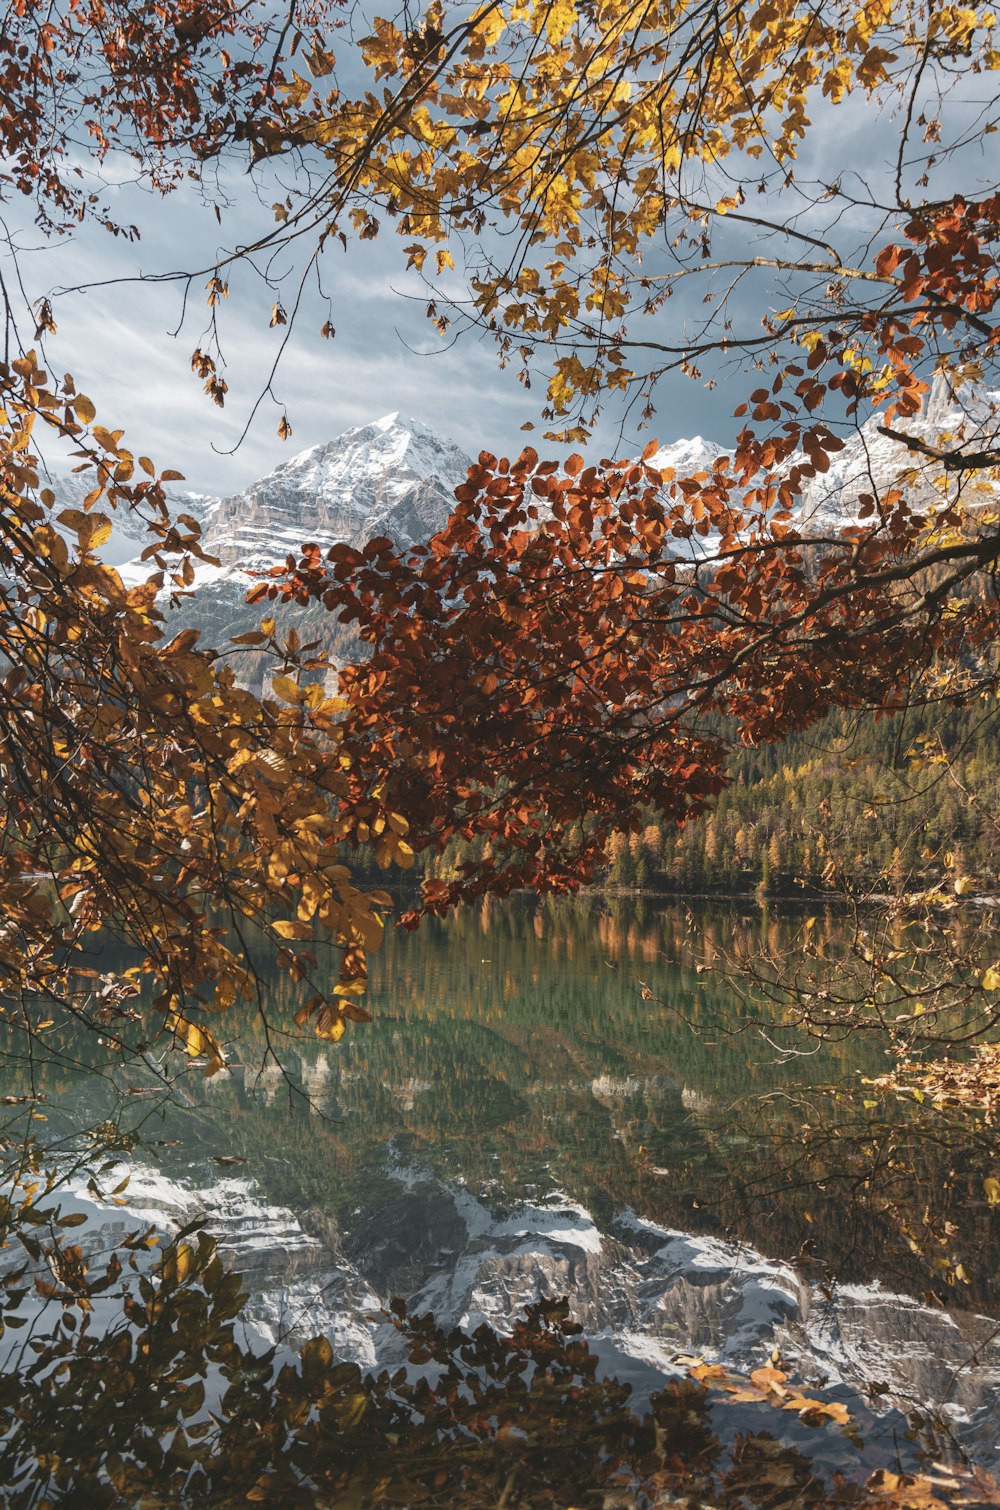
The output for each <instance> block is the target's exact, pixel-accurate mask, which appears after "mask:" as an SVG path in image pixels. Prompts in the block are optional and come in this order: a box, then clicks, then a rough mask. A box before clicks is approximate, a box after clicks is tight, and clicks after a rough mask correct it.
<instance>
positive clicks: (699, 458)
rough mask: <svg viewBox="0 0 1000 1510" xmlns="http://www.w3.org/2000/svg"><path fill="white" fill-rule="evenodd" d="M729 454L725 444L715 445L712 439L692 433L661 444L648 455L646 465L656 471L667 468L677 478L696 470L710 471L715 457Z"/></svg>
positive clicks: (687, 475) (688, 475)
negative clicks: (655, 450)
mask: <svg viewBox="0 0 1000 1510" xmlns="http://www.w3.org/2000/svg"><path fill="white" fill-rule="evenodd" d="M731 455H732V452H731V451H727V450H726V447H725V446H719V445H716V443H715V441H714V440H705V439H703V437H702V436H700V435H692V436H691V437H690V438H688V439H683V440H674V441H671V442H670V443H669V445H665V446H661V447H660V449H659V450H658V451H657V452H656V453H655V455H653V456H651V457H649V459H648V462H647V465H648V466H650V467H655V468H656V470H657V471H658V472H663V471H666V470H668V469H669V470H671V471H673V473H674V476H675V477H678V478H680V477H692V476H694V474H695V473H696V472H710V471H711V470H712V464H713V462H714V461H715V460H716V458H717V457H719V456H731Z"/></svg>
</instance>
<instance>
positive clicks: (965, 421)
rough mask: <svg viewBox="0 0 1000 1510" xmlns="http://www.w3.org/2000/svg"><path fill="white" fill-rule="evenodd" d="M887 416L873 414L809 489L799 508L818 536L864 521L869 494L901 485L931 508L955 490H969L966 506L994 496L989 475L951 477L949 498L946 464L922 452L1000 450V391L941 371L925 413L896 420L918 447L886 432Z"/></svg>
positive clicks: (899, 431)
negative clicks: (861, 510)
mask: <svg viewBox="0 0 1000 1510" xmlns="http://www.w3.org/2000/svg"><path fill="white" fill-rule="evenodd" d="M884 424H885V418H884V416H883V415H882V414H874V415H872V417H871V418H870V419H868V420H866V421H865V423H864V424H863V425H862V426H861V427H860V429H859V430H858V431H857V433H856V434H855V435H853V436H851V437H850V438H849V439H848V441H847V444H846V446H845V447H844V449H843V451H838V452H836V453H835V454H833V455H831V457H830V469H829V471H828V472H825V473H820V474H819V475H817V476H816V477H814V478H813V479H812V480H811V481H810V482H809V483H807V485H806V489H805V493H804V495H803V498H802V505H801V509H800V519H801V522H802V524H803V525H805V526H807V527H808V528H809V529H810V530H812V531H817V532H824V533H836V532H837V531H839V530H841V529H843V528H844V527H845V526H846V525H848V524H853V523H854V522H855V521H856V519H857V517H858V507H859V500H860V498H861V497H862V496H863V495H865V494H868V495H871V496H875V497H879V498H884V497H885V495H886V493H887V492H888V491H889V490H890V489H891V488H893V487H901V488H902V489H903V490H904V491H905V494H906V496H907V498H909V499H910V500H911V501H912V500H916V501H917V502H918V503H919V504H922V505H923V506H925V507H933V506H934V505H937V504H940V503H941V502H943V501H944V498H945V497H947V498H948V499H949V500H951V501H953V500H954V498H955V496H956V489H957V488H959V487H962V488H963V499H964V502H965V503H966V504H976V503H982V502H984V501H986V499H988V498H995V497H996V495H997V492H998V491H1000V485H998V483H997V482H996V481H994V480H992V479H990V478H988V477H986V476H984V475H978V476H977V475H976V474H974V473H972V474H966V476H967V480H966V481H965V482H964V483H963V482H962V481H961V477H962V474H960V473H951V474H949V481H948V488H947V493H943V492H942V489H941V487H940V485H939V480H940V479H941V477H942V476H943V475H944V467H943V466H942V463H941V462H940V461H939V460H937V459H936V458H935V457H934V456H928V455H927V454H925V453H924V452H922V451H920V450H919V449H917V448H918V447H919V446H921V445H923V446H926V447H927V448H928V449H929V450H931V451H938V452H947V451H951V450H958V449H961V450H962V451H964V452H966V453H969V452H973V451H990V450H992V451H996V450H997V448H998V444H1000V393H995V392H989V391H987V390H985V389H983V388H982V387H980V386H977V385H976V384H974V383H972V382H964V383H961V384H957V383H956V381H955V377H954V375H953V374H952V373H949V372H939V373H938V374H937V375H936V376H935V378H934V381H933V384H932V385H931V391H930V393H929V394H928V395H927V399H926V401H925V403H924V406H923V408H922V410H921V412H920V413H919V414H918V415H916V416H914V417H913V418H912V419H899V420H895V421H894V422H893V424H892V425H891V426H890V427H889V428H891V429H892V430H894V431H895V432H896V433H897V434H900V435H905V436H907V437H908V438H910V439H911V440H912V441H913V442H914V443H915V445H914V447H913V448H911V447H909V446H907V445H906V444H905V443H904V442H903V441H900V440H896V439H893V437H892V436H890V435H886V434H884V433H883V432H882V430H881V429H880V426H882V425H884Z"/></svg>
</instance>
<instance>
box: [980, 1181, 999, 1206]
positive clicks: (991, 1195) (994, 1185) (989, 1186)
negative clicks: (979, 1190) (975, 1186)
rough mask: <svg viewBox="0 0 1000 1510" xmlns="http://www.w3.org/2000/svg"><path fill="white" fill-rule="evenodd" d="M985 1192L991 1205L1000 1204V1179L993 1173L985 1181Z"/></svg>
mask: <svg viewBox="0 0 1000 1510" xmlns="http://www.w3.org/2000/svg"><path fill="white" fill-rule="evenodd" d="M983 1193H984V1195H985V1196H986V1199H987V1201H988V1202H989V1204H990V1205H991V1206H1000V1180H995V1179H994V1178H993V1176H992V1175H991V1176H990V1177H989V1179H987V1180H984V1181H983Z"/></svg>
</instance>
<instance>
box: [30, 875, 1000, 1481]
mask: <svg viewBox="0 0 1000 1510" xmlns="http://www.w3.org/2000/svg"><path fill="white" fill-rule="evenodd" d="M802 920H803V919H802V916H798V915H791V914H786V915H775V914H774V913H770V914H769V913H766V912H765V913H763V914H762V913H760V912H757V911H752V910H747V909H740V908H739V907H738V906H737V905H736V904H733V905H732V906H729V907H726V906H715V907H712V908H708V907H703V908H699V909H697V910H691V909H688V908H685V907H683V906H671V907H666V908H662V907H656V906H653V905H652V904H650V903H647V902H643V901H607V900H604V899H598V898H580V899H575V900H568V901H558V902H552V901H547V902H541V903H536V902H534V901H532V900H528V899H516V900H514V901H512V902H510V903H507V904H504V905H502V906H500V905H487V906H484V907H483V908H482V909H481V910H479V911H467V912H465V913H463V914H461V915H459V916H457V917H454V918H451V919H449V920H447V921H444V922H430V923H428V924H426V925H424V926H423V927H422V928H421V930H420V931H419V932H418V933H416V934H402V933H394V934H390V935H389V936H388V938H387V940H386V943H385V946H384V948H383V950H382V951H381V952H380V954H379V956H378V957H377V959H376V960H375V962H374V974H373V982H372V987H371V990H370V993H369V995H368V997H367V998H366V1004H367V1006H368V1007H369V1008H370V1010H371V1011H372V1013H373V1021H372V1022H371V1023H370V1024H367V1025H356V1026H352V1027H351V1029H350V1030H349V1032H348V1035H347V1037H346V1038H345V1039H343V1040H342V1041H341V1043H340V1044H338V1045H336V1046H331V1045H325V1044H321V1043H319V1042H318V1041H317V1040H316V1039H314V1038H310V1037H308V1036H305V1037H303V1036H302V1034H300V1033H298V1032H297V1031H296V1030H295V1029H294V1027H293V1026H292V1017H293V1013H294V1006H295V1003H294V1000H293V999H292V997H291V995H290V994H289V993H290V988H289V986H288V985H287V983H284V982H272V983H270V984H269V986H268V990H269V993H270V994H269V998H268V1002H267V1013H268V1019H269V1024H270V1026H269V1028H268V1029H267V1031H265V1029H264V1027H263V1025H262V1024H261V1022H260V1021H259V1020H258V1019H256V1018H254V1017H252V1016H251V1017H248V1018H247V1019H246V1020H244V1021H242V1022H239V1023H237V1022H236V1021H235V1019H234V1020H228V1019H220V1022H221V1023H223V1024H224V1025H225V1026H226V1028H227V1029H230V1030H231V1031H232V1034H233V1037H232V1041H231V1042H230V1044H229V1046H228V1047H229V1055H230V1061H231V1067H230V1069H229V1070H228V1071H227V1072H225V1073H223V1074H221V1075H219V1076H217V1077H215V1078H213V1079H212V1080H210V1081H206V1080H205V1079H204V1078H203V1077H202V1076H201V1074H200V1073H199V1072H198V1070H197V1069H196V1068H194V1067H188V1068H187V1069H186V1072H185V1073H182V1074H181V1076H180V1078H179V1080H178V1082H177V1084H176V1086H175V1088H174V1090H173V1091H172V1092H171V1093H170V1094H169V1095H165V1094H163V1093H161V1092H160V1091H158V1090H157V1089H156V1086H155V1083H154V1081H153V1080H152V1077H151V1076H150V1075H149V1074H148V1073H147V1072H145V1071H142V1070H141V1069H140V1068H138V1067H136V1066H135V1065H132V1066H131V1067H128V1068H117V1069H116V1068H114V1067H113V1066H110V1067H109V1066H107V1065H104V1066H101V1067H100V1073H98V1072H97V1070H98V1066H97V1065H96V1064H94V1065H91V1066H90V1067H87V1066H86V1065H85V1064H84V1063H83V1060H84V1059H86V1058H88V1057H92V1056H93V1055H94V1053H95V1050H94V1047H93V1044H92V1042H90V1041H89V1040H86V1039H83V1038H77V1037H65V1038H63V1039H62V1040H61V1043H62V1049H63V1054H62V1056H61V1057H59V1058H57V1061H56V1062H54V1063H53V1064H51V1065H50V1066H49V1067H47V1068H43V1069H42V1070H41V1071H39V1072H37V1073H39V1074H40V1075H41V1084H40V1089H41V1090H42V1091H43V1092H44V1094H45V1095H46V1097H47V1100H46V1102H45V1105H44V1107H43V1110H44V1112H45V1114H46V1116H47V1118H48V1121H47V1123H46V1124H45V1131H46V1136H47V1137H49V1138H50V1139H51V1140H52V1141H53V1142H58V1141H59V1140H60V1139H63V1138H68V1139H72V1138H73V1137H74V1135H75V1133H76V1132H77V1131H78V1129H79V1128H80V1127H81V1126H84V1125H92V1124H95V1123H98V1122H111V1121H114V1122H115V1123H116V1124H117V1125H118V1126H120V1127H122V1128H123V1129H125V1131H126V1132H127V1133H128V1134H129V1136H128V1138H127V1140H126V1141H127V1142H128V1143H130V1144H131V1143H132V1141H133V1139H134V1146H132V1147H130V1148H122V1149H120V1151H119V1153H118V1155H116V1157H118V1158H119V1159H120V1161H121V1164H122V1167H123V1168H126V1169H127V1170H130V1171H131V1175H132V1184H131V1187H130V1190H129V1197H128V1199H129V1203H130V1209H131V1211H132V1212H134V1213H135V1214H136V1215H137V1216H138V1217H144V1218H148V1219H150V1220H155V1221H157V1222H159V1223H161V1224H162V1225H164V1226H166V1227H169V1226H170V1225H171V1224H172V1223H178V1222H180V1221H181V1220H184V1219H187V1218H188V1217H190V1216H191V1215H192V1213H193V1214H197V1213H199V1212H202V1211H203V1212H205V1213H206V1214H207V1215H208V1218H209V1220H210V1223H211V1225H212V1226H213V1227H214V1230H215V1231H216V1232H217V1234H218V1236H219V1239H220V1242H221V1243H222V1245H223V1248H224V1249H225V1251H226V1252H227V1254H228V1256H229V1258H230V1260H231V1261H232V1262H233V1263H234V1264H235V1265H236V1266H237V1267H238V1268H240V1269H241V1270H242V1271H243V1272H244V1273H245V1274H246V1275H247V1282H248V1286H249V1289H250V1302H249V1305H248V1310H247V1315H248V1318H249V1320H250V1322H251V1323H252V1325H253V1326H254V1327H256V1328H257V1330H258V1331H259V1332H260V1334H261V1335H262V1336H263V1337H265V1338H267V1339H269V1340H276V1341H279V1342H282V1343H287V1344H288V1345H293V1344H295V1343H296V1342H298V1341H301V1340H304V1338H305V1337H307V1336H309V1335H312V1334H313V1333H316V1332H319V1331H325V1332H326V1333H327V1334H328V1335H329V1336H330V1337H331V1339H332V1340H333V1342H334V1345H335V1347H337V1348H339V1350H340V1351H341V1352H342V1353H343V1354H344V1355H345V1356H351V1357H354V1358H356V1359H358V1360H359V1361H361V1362H362V1363H365V1364H367V1365H370V1366H373V1365H374V1364H375V1363H376V1362H378V1361H381V1360H383V1359H385V1358H387V1357H389V1356H390V1355H391V1349H392V1345H393V1334H392V1329H391V1328H387V1327H386V1326H385V1324H384V1321H383V1318H382V1308H383V1306H384V1305H385V1304H386V1302H387V1301H388V1299H389V1298H390V1297H392V1296H395V1295H401V1296H403V1297H404V1298H407V1299H408V1300H409V1302H410V1304H411V1309H414V1310H432V1311H433V1312H434V1313H435V1314H436V1315H437V1316H438V1317H439V1318H440V1319H442V1320H445V1321H448V1322H452V1321H453V1322H457V1323H459V1324H462V1325H465V1326H474V1325H476V1324H477V1323H478V1321H479V1320H481V1319H487V1320H489V1321H490V1322H491V1323H492V1324H493V1325H495V1326H499V1327H503V1326H504V1325H505V1324H506V1323H507V1322H508V1321H509V1319H510V1318H512V1316H513V1315H515V1314H516V1313H517V1312H518V1311H519V1310H520V1309H522V1308H523V1307H524V1305H526V1304H528V1303H530V1302H531V1301H533V1300H535V1299H537V1298H538V1297H539V1296H540V1295H551V1296H559V1295H568V1296H569V1298H570V1301H571V1304H572V1306H573V1309H574V1311H575V1314H576V1315H577V1317H578V1318H579V1319H580V1320H581V1321H582V1322H583V1323H584V1325H585V1328H586V1330H587V1332H588V1335H589V1336H590V1337H591V1338H593V1339H594V1345H595V1346H596V1347H597V1349H598V1351H600V1352H601V1355H602V1359H603V1360H604V1366H606V1367H607V1368H609V1369H613V1370H614V1371H615V1372H617V1373H618V1374H619V1375H621V1376H622V1377H624V1378H626V1379H628V1380H629V1382H631V1383H632V1384H633V1386H634V1387H635V1389H636V1390H637V1392H638V1394H639V1396H640V1398H641V1396H642V1393H643V1392H644V1391H645V1392H647V1393H648V1392H649V1391H650V1390H651V1389H653V1388H655V1387H656V1385H657V1383H658V1382H659V1381H660V1380H661V1379H662V1378H663V1376H664V1375H665V1374H669V1373H670V1372H672V1371H674V1372H676V1371H677V1370H678V1369H683V1368H684V1367H686V1366H687V1363H686V1362H685V1361H684V1360H689V1359H690V1358H692V1357H701V1358H705V1359H706V1360H710V1361H712V1360H722V1361H725V1362H728V1363H731V1364H732V1365H733V1366H734V1367H738V1368H740V1369H749V1368H753V1367H756V1366H757V1365H758V1364H760V1363H761V1362H763V1361H764V1360H765V1359H766V1358H767V1356H768V1355H769V1353H770V1351H771V1349H772V1348H774V1347H779V1348H780V1350H781V1352H782V1355H783V1357H785V1358H786V1359H788V1360H789V1361H790V1362H791V1363H793V1364H794V1365H795V1367H796V1368H797V1369H798V1370H799V1372H800V1373H801V1374H802V1375H803V1377H805V1378H806V1379H807V1380H809V1381H811V1382H812V1383H814V1384H817V1385H820V1384H822V1385H824V1386H826V1387H827V1388H830V1389H832V1390H833V1391H834V1393H835V1394H838V1393H839V1395H840V1397H842V1398H844V1399H848V1400H849V1401H850V1402H851V1407H852V1410H854V1411H856V1412H858V1413H860V1415H861V1416H863V1418H864V1420H865V1421H866V1423H867V1427H868V1434H869V1437H870V1442H871V1446H870V1453H871V1459H870V1460H871V1461H872V1462H882V1461H885V1462H889V1461H892V1460H893V1458H894V1454H895V1452H896V1451H897V1449H899V1445H900V1442H901V1441H903V1440H904V1438H905V1437H906V1435H907V1433H908V1432H910V1433H911V1435H912V1436H913V1446H914V1450H916V1449H917V1448H919V1447H921V1446H922V1445H927V1444H928V1443H929V1444H930V1450H931V1451H932V1452H933V1453H935V1454H937V1455H943V1456H949V1455H950V1456H953V1457H954V1456H958V1455H961V1454H967V1455H971V1456H973V1457H975V1458H977V1459H978V1460H979V1461H982V1462H985V1463H988V1464H991V1465H993V1466H994V1467H995V1466H996V1465H997V1464H998V1462H1000V1446H998V1439H1000V1426H998V1420H1000V1412H998V1410H997V1405H998V1401H1000V1341H998V1339H997V1335H996V1334H997V1332H998V1327H997V1325H996V1324H995V1323H994V1322H993V1321H992V1320H991V1318H992V1317H994V1316H997V1315H1000V1275H998V1262H997V1260H998V1256H1000V1213H998V1211H997V1209H996V1208H995V1207H991V1206H990V1205H989V1204H988V1202H987V1201H986V1200H985V1199H984V1196H983V1180H984V1178H985V1177H987V1176H990V1175H995V1174H997V1173H998V1172H1000V1170H998V1156H997V1147H996V1140H995V1137H994V1134H993V1132H992V1129H990V1128H989V1127H987V1126H983V1125H980V1124H978V1123H974V1122H973V1123H969V1122H968V1121H967V1120H963V1119H960V1118H958V1117H955V1116H952V1115H950V1114H946V1113H944V1112H941V1111H935V1110H933V1109H932V1108H930V1107H928V1106H926V1105H918V1104H917V1103H916V1102H910V1103H907V1102H906V1101H901V1100H899V1099H896V1098H891V1099H888V1098H883V1097H881V1096H879V1095H877V1094H875V1093H873V1092H872V1091H871V1089H870V1088H869V1087H867V1086H866V1084H865V1082H866V1080H869V1079H871V1078H872V1077H874V1076H877V1075H879V1074H881V1073H883V1072H884V1071H885V1069H886V1067H887V1063H888V1061H887V1058H886V1054H885V1049H884V1045H883V1044H882V1043H881V1042H880V1041H879V1040H877V1039H875V1038H867V1039H864V1040H861V1039H856V1038H847V1039H845V1040H843V1041H841V1042H839V1043H831V1044H827V1045H822V1046H816V1045H808V1044H803V1042H802V1040H801V1039H799V1038H790V1037H788V1036H787V1034H786V1033H785V1031H784V1030H783V1028H782V1026H781V1023H780V1022H779V1021H777V1020H774V1021H773V1022H771V1023H770V1024H769V1025H768V1026H767V1027H766V1028H765V1029H763V1030H762V1028H761V1027H760V1026H758V1025H757V1024H758V1021H759V1008H758V1007H754V1006H752V1005H750V1004H748V1003H747V1002H746V1001H745V1000H744V999H743V987H742V986H741V985H740V983H739V981H737V980H734V979H733V978H732V977H731V975H730V973H729V972H728V970H727V964H726V961H727V958H728V957H729V956H730V955H731V954H733V953H734V952H738V951H739V949H740V948H741V947H743V946H744V945H745V944H746V943H747V942H751V943H757V944H766V945H769V946H770V947H772V948H774V949H780V948H781V947H784V946H785V945H786V944H789V943H791V942H793V941H794V938H795V936H796V933H797V930H799V929H800V928H801V926H802ZM812 927H813V928H814V929H816V930H819V934H820V935H822V936H825V937H826V938H827V939H828V940H829V941H830V944H831V947H832V946H833V945H835V943H836V939H837V936H838V931H839V930H840V929H841V923H840V922H839V921H838V919H837V918H836V917H835V916H832V915H831V916H823V915H821V916H819V917H818V918H817V920H816V922H815V923H814V924H813V925H812ZM804 1048H805V1049H808V1052H807V1053H802V1052H799V1051H801V1050H802V1049H804ZM26 1074H27V1072H26V1069H25V1067H24V1065H23V1063H22V1062H21V1061H20V1060H19V1059H18V1058H17V1057H16V1056H14V1057H12V1058H11V1060H10V1062H9V1063H8V1066H7V1071H6V1077H5V1079H6V1083H7V1084H8V1085H9V1086H10V1088H11V1089H12V1090H14V1091H17V1090H18V1089H21V1090H23V1088H24V1086H25V1084H26ZM220 1160H221V1161H223V1162H220ZM75 1198H76V1199H78V1200H79V1201H81V1202H83V1204H84V1205H86V1204H87V1202H88V1199H89V1198H88V1197H87V1195H86V1192H85V1190H84V1189H83V1186H82V1185H81V1184H80V1182H79V1181H78V1182H77V1186H76V1187H75ZM91 1205H93V1203H92V1202H91ZM91 1215H92V1216H93V1217H94V1220H95V1222H96V1223H97V1224H98V1225H99V1224H100V1223H101V1222H102V1221H103V1222H105V1223H107V1222H109V1221H110V1220H111V1218H110V1217H109V1216H108V1214H107V1213H106V1212H105V1213H103V1214H102V1213H101V1211H100V1209H99V1208H95V1209H94V1210H93V1211H92V1212H91ZM116 1219H117V1218H116ZM678 1359H680V1360H681V1361H680V1362H678ZM869 1412H873V1414H869Z"/></svg>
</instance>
